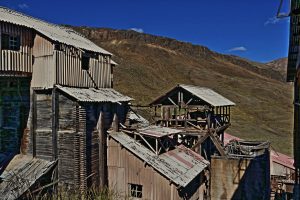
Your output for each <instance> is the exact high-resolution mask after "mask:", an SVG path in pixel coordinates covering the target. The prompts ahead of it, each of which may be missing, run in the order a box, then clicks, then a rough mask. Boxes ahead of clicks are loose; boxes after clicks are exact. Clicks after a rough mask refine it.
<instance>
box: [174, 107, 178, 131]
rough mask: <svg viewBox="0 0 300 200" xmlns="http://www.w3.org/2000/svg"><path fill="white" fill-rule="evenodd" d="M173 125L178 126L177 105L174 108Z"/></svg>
mask: <svg viewBox="0 0 300 200" xmlns="http://www.w3.org/2000/svg"><path fill="white" fill-rule="evenodd" d="M174 116H175V126H176V127H178V119H177V118H178V117H177V107H175V108H174Z"/></svg>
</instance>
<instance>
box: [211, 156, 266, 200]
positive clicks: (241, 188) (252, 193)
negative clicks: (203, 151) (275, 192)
mask: <svg viewBox="0 0 300 200" xmlns="http://www.w3.org/2000/svg"><path fill="white" fill-rule="evenodd" d="M270 188H271V187H270V160H269V154H268V153H266V154H263V155H261V156H257V157H255V158H252V159H251V158H248V159H247V158H222V157H212V159H211V199H212V200H219V199H228V200H229V199H269V198H270V196H269V195H270Z"/></svg>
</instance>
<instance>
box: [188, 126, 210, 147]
mask: <svg viewBox="0 0 300 200" xmlns="http://www.w3.org/2000/svg"><path fill="white" fill-rule="evenodd" d="M209 136H210V133H209V130H207V133H206V134H205V135H204V136H203V137H201V138H200V139H199V140H198V141H197V143H196V144H195V145H194V146H193V147H192V150H195V149H196V148H197V146H199V145H200V144H202V143H203V142H204V141H205V140H206V139H207V138H208V137H209Z"/></svg>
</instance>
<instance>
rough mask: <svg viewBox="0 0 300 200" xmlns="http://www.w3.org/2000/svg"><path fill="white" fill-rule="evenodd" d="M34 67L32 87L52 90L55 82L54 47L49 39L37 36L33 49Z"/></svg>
mask: <svg viewBox="0 0 300 200" xmlns="http://www.w3.org/2000/svg"><path fill="white" fill-rule="evenodd" d="M33 55H34V57H35V59H34V65H33V77H32V87H36V88H52V86H53V84H54V82H55V67H54V66H55V65H54V56H53V45H52V43H51V42H50V41H48V40H47V39H45V38H43V37H41V36H39V35H36V36H35V39H34V47H33Z"/></svg>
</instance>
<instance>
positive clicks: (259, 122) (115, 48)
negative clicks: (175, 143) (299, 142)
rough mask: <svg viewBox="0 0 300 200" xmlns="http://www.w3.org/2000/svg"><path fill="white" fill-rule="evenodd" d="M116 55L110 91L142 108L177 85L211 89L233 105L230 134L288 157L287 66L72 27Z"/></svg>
mask: <svg viewBox="0 0 300 200" xmlns="http://www.w3.org/2000/svg"><path fill="white" fill-rule="evenodd" d="M73 28H74V29H76V30H77V31H79V32H81V33H82V34H83V35H85V36H86V37H87V38H89V39H90V40H92V41H94V42H95V43H96V44H98V45H99V46H101V47H103V48H105V49H107V50H108V51H110V52H112V53H113V54H114V57H113V59H114V60H115V61H116V62H117V63H118V64H119V65H118V66H117V67H115V69H114V87H115V88H116V89H117V90H119V91H120V92H122V93H124V94H126V95H129V96H131V97H133V98H134V99H135V100H136V101H135V102H134V104H141V105H145V104H148V103H150V102H151V101H152V100H153V99H154V98H155V97H157V96H160V95H161V94H163V93H164V92H166V91H167V90H168V89H170V88H172V87H173V86H174V85H175V84H178V83H183V84H192V85H199V86H204V87H209V88H212V89H213V90H215V91H217V92H218V93H220V94H222V95H223V96H225V97H227V98H228V99H230V100H232V101H234V102H235V103H236V107H235V108H233V109H232V126H231V127H230V128H229V129H228V131H227V132H228V133H230V134H233V135H235V136H237V137H241V138H244V139H254V140H269V141H270V142H272V146H273V147H274V148H275V150H277V151H280V152H283V153H287V154H291V153H292V117H293V114H292V113H293V104H292V85H291V84H289V83H285V71H284V69H285V66H284V65H285V63H284V62H281V63H279V62H271V63H267V64H265V63H258V62H253V61H249V60H246V59H243V58H240V57H237V56H232V55H223V54H220V53H217V52H214V51H211V50H210V49H208V48H207V47H203V46H199V45H193V44H190V43H186V42H180V41H177V40H174V39H170V38H165V37H159V36H153V35H148V34H143V33H137V32H134V31H127V30H113V29H104V28H88V27H73Z"/></svg>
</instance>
